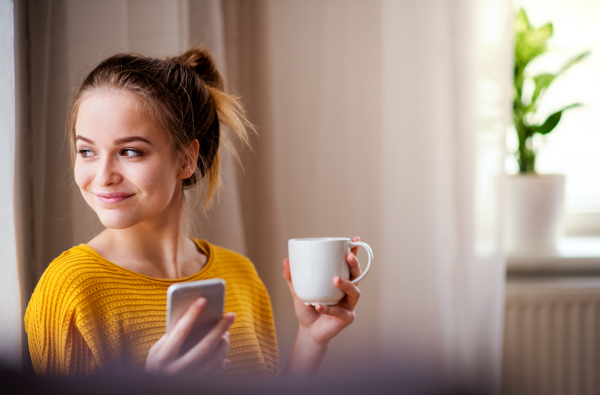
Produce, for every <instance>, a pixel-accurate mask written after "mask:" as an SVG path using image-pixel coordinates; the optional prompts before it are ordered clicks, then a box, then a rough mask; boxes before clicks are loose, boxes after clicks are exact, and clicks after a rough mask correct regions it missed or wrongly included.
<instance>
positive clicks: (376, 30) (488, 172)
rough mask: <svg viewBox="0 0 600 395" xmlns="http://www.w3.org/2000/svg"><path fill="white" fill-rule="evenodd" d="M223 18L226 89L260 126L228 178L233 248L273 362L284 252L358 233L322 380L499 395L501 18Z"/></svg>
mask: <svg viewBox="0 0 600 395" xmlns="http://www.w3.org/2000/svg"><path fill="white" fill-rule="evenodd" d="M484 3H485V4H484ZM225 4H226V12H225V18H226V23H225V25H226V32H227V33H226V41H227V43H228V49H229V51H228V53H227V55H228V59H229V60H230V62H229V66H230V70H229V76H230V82H233V85H234V86H235V87H236V89H237V90H238V92H239V93H240V94H241V95H242V96H243V97H244V98H245V99H246V103H247V108H248V109H249V111H250V115H251V119H252V120H253V121H254V122H256V124H257V125H258V127H259V129H258V135H259V137H258V138H257V139H256V140H255V141H254V142H253V152H249V153H247V155H246V156H244V158H243V161H242V162H243V164H244V166H245V174H244V176H243V177H242V178H240V182H241V191H242V196H243V199H242V207H243V210H242V212H243V218H244V228H245V234H246V240H247V248H248V254H249V256H250V257H251V258H252V259H253V260H254V261H255V262H256V264H257V265H258V267H259V271H260V272H261V275H262V276H263V278H264V279H265V281H266V282H267V284H268V285H269V289H270V292H271V294H272V295H275V296H276V297H275V298H274V301H273V303H274V306H275V316H276V320H277V321H276V323H277V328H278V333H279V340H280V344H281V348H282V357H283V359H284V360H285V356H286V354H287V353H288V352H289V350H290V348H291V345H292V342H293V333H294V330H295V325H296V324H295V320H294V317H293V312H292V311H291V309H290V306H291V299H290V297H289V296H288V293H287V289H286V287H285V284H283V283H282V282H281V281H280V269H279V265H280V261H281V258H283V257H285V256H286V243H285V241H286V239H288V238H292V237H306V236H347V237H350V236H353V235H360V236H361V237H362V239H363V240H364V241H366V242H368V243H370V244H371V245H372V246H373V249H374V252H375V263H374V266H373V269H372V272H371V273H370V274H369V276H368V277H367V278H366V279H365V280H364V281H362V282H361V290H362V298H361V302H360V303H359V306H358V308H357V317H358V318H357V320H356V321H355V323H354V324H353V326H352V327H351V328H350V329H348V330H347V331H345V332H344V333H342V334H341V335H340V336H339V338H337V339H335V340H334V342H333V345H332V347H331V349H330V351H329V353H328V355H327V357H326V361H325V366H324V368H323V369H324V371H325V372H330V371H346V372H348V371H351V372H353V374H360V372H368V373H373V372H376V371H381V370H385V369H389V368H390V367H393V368H392V369H394V370H395V371H396V372H399V371H402V370H403V369H405V370H406V369H408V370H414V369H415V368H414V366H415V365H416V366H419V367H418V368H417V370H421V371H426V372H428V374H430V375H431V376H433V377H439V378H441V379H442V380H448V381H454V380H462V381H466V382H467V383H469V385H470V386H472V387H473V388H476V387H485V388H486V389H487V388H492V389H494V390H495V391H497V390H498V388H499V383H500V360H501V338H502V337H501V331H502V314H503V313H502V312H503V304H504V278H505V275H504V270H505V264H504V259H503V253H502V248H501V232H500V228H501V221H500V206H499V201H500V196H501V182H500V179H501V177H500V175H501V174H502V171H503V170H502V169H503V161H504V149H503V147H504V133H505V130H506V127H507V125H508V124H509V120H510V118H509V110H510V108H509V103H510V90H509V87H510V78H511V77H510V72H511V71H510V70H511V66H510V62H511V59H510V54H511V35H510V33H509V32H510V19H511V16H510V14H511V13H510V4H509V2H508V1H502V0H498V1H492V2H480V1H465V0H463V1H443V0H440V1H434V0H428V1H408V0H407V1H397V0H389V1H326V2H322V1H302V2H299V1H298V2H281V1H227V2H225ZM232 59H235V61H232ZM231 68H235V69H234V70H232V69H231ZM232 77H233V80H232ZM359 258H360V256H359Z"/></svg>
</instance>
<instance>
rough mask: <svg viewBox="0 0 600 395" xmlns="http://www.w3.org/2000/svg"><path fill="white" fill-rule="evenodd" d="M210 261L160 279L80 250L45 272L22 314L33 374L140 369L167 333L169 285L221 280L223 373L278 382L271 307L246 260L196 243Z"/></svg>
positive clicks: (83, 248)
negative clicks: (225, 344) (225, 339)
mask: <svg viewBox="0 0 600 395" xmlns="http://www.w3.org/2000/svg"><path fill="white" fill-rule="evenodd" d="M194 241H195V242H196V244H197V245H198V247H199V248H200V249H201V250H202V251H203V252H204V253H205V254H206V255H207V256H208V260H207V262H206V265H205V266H204V267H203V268H202V270H201V271H199V272H198V273H196V274H194V275H192V276H189V277H186V278H182V279H178V280H165V279H157V278H152V277H148V276H144V275H142V274H139V273H136V272H133V271H130V270H127V269H124V268H122V267H120V266H118V265H116V264H114V263H112V262H109V261H107V260H106V259H104V258H102V257H101V256H100V255H98V253H96V251H94V250H93V249H92V248H91V247H89V246H87V245H85V244H80V245H79V246H77V247H73V248H71V249H70V250H68V251H65V252H64V253H63V254H62V255H60V256H59V257H58V258H56V259H55V260H54V261H53V262H52V263H51V264H50V266H49V267H48V268H47V269H46V271H45V272H44V275H43V276H42V278H41V279H40V282H39V283H38V285H37V287H36V289H35V291H34V293H33V296H32V297H31V300H30V302H29V306H28V307H27V312H26V314H25V329H26V331H27V334H28V335H29V351H30V353H31V359H32V360H33V366H34V368H35V371H36V373H37V374H38V375H53V376H77V375H87V374H92V373H95V372H99V371H103V370H106V369H110V368H114V367H117V366H122V365H124V364H127V365H131V366H134V367H137V368H139V369H143V367H144V364H145V362H146V358H147V356H148V351H149V350H150V347H152V345H153V344H154V343H155V342H156V341H157V340H158V339H159V338H160V337H161V336H162V335H163V334H164V333H165V330H166V323H165V319H166V298H167V288H168V287H169V285H171V284H173V283H178V282H184V281H194V280H204V279H209V278H222V279H224V280H225V281H226V283H227V287H226V290H225V311H227V312H234V313H236V315H237V318H236V320H235V322H234V324H233V325H232V326H231V328H230V330H229V334H230V341H231V349H230V351H229V356H228V359H230V360H231V364H230V365H229V368H228V370H227V375H234V376H242V375H245V376H266V375H270V376H276V375H277V369H278V352H277V339H276V337H275V326H274V323H273V314H272V310H271V302H270V300H269V295H268V293H267V290H266V289H265V286H264V284H263V283H262V281H261V280H260V278H259V277H258V274H257V272H256V269H255V268H254V265H253V264H252V262H250V260H248V259H247V258H245V257H244V256H242V255H240V254H237V253H235V252H233V251H230V250H227V249H225V248H221V247H217V246H214V245H211V244H209V243H207V242H205V241H202V240H194Z"/></svg>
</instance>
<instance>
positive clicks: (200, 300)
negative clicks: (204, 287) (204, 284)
mask: <svg viewBox="0 0 600 395" xmlns="http://www.w3.org/2000/svg"><path fill="white" fill-rule="evenodd" d="M204 304H206V298H198V299H197V300H196V306H198V307H202V306H204Z"/></svg>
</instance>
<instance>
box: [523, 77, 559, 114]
mask: <svg viewBox="0 0 600 395" xmlns="http://www.w3.org/2000/svg"><path fill="white" fill-rule="evenodd" d="M555 78H556V76H555V75H554V74H540V75H536V76H535V77H533V81H534V82H535V91H534V92H533V96H531V103H530V104H529V106H530V107H532V110H533V107H535V104H536V102H537V99H538V97H540V94H541V93H542V91H544V90H546V89H548V87H549V86H550V84H551V83H552V81H554V79H555Z"/></svg>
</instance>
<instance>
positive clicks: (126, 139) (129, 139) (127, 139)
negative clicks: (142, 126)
mask: <svg viewBox="0 0 600 395" xmlns="http://www.w3.org/2000/svg"><path fill="white" fill-rule="evenodd" d="M132 141H143V142H144V143H146V144H150V145H152V143H151V142H150V141H148V140H146V139H145V138H143V137H139V136H131V137H124V138H122V139H116V140H115V145H118V144H124V143H131V142H132Z"/></svg>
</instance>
